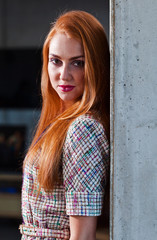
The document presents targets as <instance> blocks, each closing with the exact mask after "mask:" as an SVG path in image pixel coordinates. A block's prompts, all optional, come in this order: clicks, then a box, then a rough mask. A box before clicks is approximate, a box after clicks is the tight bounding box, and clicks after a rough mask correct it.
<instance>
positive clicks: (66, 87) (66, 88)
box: [59, 85, 75, 92]
mask: <svg viewBox="0 0 157 240" xmlns="http://www.w3.org/2000/svg"><path fill="white" fill-rule="evenodd" d="M74 87H75V86H72V85H59V88H60V89H61V91H62V92H70V91H72V90H73V89H74Z"/></svg>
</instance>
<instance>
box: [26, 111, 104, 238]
mask: <svg viewBox="0 0 157 240" xmlns="http://www.w3.org/2000/svg"><path fill="white" fill-rule="evenodd" d="M39 154H40V153H39V152H38V153H37V155H36V159H35V161H34V164H33V166H32V165H31V164H29V163H27V165H26V167H25V171H24V176H23V187H22V215H23V222H24V223H23V224H24V226H29V227H34V228H38V229H41V236H39V235H34V233H33V234H32V235H31V234H30V235H29V234H28V235H26V234H25V233H24V232H23V235H22V240H26V239H27V240H28V239H29V240H38V239H44V240H48V239H51V240H55V239H69V236H70V227H69V216H70V215H80V216H98V215H101V209H102V200H103V195H104V188H105V181H106V176H107V171H108V168H109V144H108V140H107V138H106V135H105V130H104V128H103V126H102V125H101V124H100V122H99V121H97V120H96V119H94V117H92V116H90V115H88V114H86V115H82V116H80V117H78V118H76V119H75V120H74V122H73V123H72V124H71V126H70V127H69V129H68V132H67V137H66V139H65V143H64V147H63V155H62V168H63V174H62V176H63V185H57V186H56V188H55V190H54V191H52V192H45V191H44V189H41V191H40V194H39V197H38V198H37V191H38V187H39V185H38V182H37V174H38V169H37V167H36V164H35V162H36V161H38V158H39ZM44 229H52V230H54V231H56V230H57V232H58V235H57V236H56V237H54V235H53V233H52V235H50V233H49V235H48V236H45V235H43V236H42V230H44ZM59 230H60V233H59ZM67 230H68V231H69V236H68V235H67ZM38 232H40V231H39V230H38ZM43 232H44V231H43ZM45 232H46V230H45ZM52 232H53V231H52ZM64 232H66V234H65V235H64ZM59 234H60V235H59Z"/></svg>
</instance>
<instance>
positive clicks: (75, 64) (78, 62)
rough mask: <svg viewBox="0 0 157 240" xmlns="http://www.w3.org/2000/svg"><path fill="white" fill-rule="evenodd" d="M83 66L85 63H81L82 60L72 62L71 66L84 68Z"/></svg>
mask: <svg viewBox="0 0 157 240" xmlns="http://www.w3.org/2000/svg"><path fill="white" fill-rule="evenodd" d="M84 64H85V62H84V61H83V60H75V61H74V62H73V65H74V66H76V67H81V68H82V67H84Z"/></svg>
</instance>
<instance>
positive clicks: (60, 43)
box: [49, 33, 84, 58]
mask: <svg viewBox="0 0 157 240" xmlns="http://www.w3.org/2000/svg"><path fill="white" fill-rule="evenodd" d="M49 54H55V55H58V56H63V57H69V58H70V57H73V56H77V55H78V56H79V55H83V54H84V51H83V47H82V44H81V42H80V41H79V40H76V39H74V38H72V37H70V36H69V35H67V34H65V33H56V34H55V35H54V36H53V37H52V39H51V41H50V45H49Z"/></svg>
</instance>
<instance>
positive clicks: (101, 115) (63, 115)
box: [24, 11, 110, 190]
mask: <svg viewBox="0 0 157 240" xmlns="http://www.w3.org/2000/svg"><path fill="white" fill-rule="evenodd" d="M58 32H64V33H66V34H68V35H69V36H70V37H72V38H75V39H76V40H79V41H81V43H82V46H83V49H84V55H85V67H84V68H85V69H84V71H85V88H84V93H83V96H82V98H81V99H80V100H78V101H77V102H76V103H75V104H73V105H72V106H71V107H69V108H68V109H67V110H65V111H64V112H61V101H60V98H59V96H58V95H57V93H56V92H55V90H54V89H53V88H52V86H51V83H50V79H49V75H48V55H49V45H50V41H51V39H52V37H53V36H54V35H55V34H56V33H58ZM109 65H110V57H109V47H108V42H107V38H106V34H105V32H104V29H103V27H102V25H101V24H100V22H99V21H98V20H97V19H96V18H95V17H94V16H92V15H91V14H89V13H87V12H84V11H69V12H67V13H64V14H63V15H61V16H60V17H59V18H58V19H57V21H56V22H55V23H54V24H53V26H52V28H51V29H50V32H49V34H48V36H47V38H46V40H45V43H44V46H43V68H42V77H41V93H42V110H41V116H40V119H39V123H38V127H37V130H36V134H35V136H34V139H33V141H32V144H31V146H30V148H29V151H28V153H27V156H26V158H25V162H24V164H25V163H26V162H27V161H33V159H34V156H35V154H36V152H37V151H38V149H40V151H41V153H40V158H39V164H38V167H39V172H38V181H39V184H40V187H44V189H47V190H52V189H53V188H54V185H55V184H56V183H57V182H58V181H59V178H60V177H59V176H60V165H61V154H62V148H63V144H64V140H65V137H66V133H67V130H68V127H69V125H70V124H71V123H72V121H73V120H74V119H75V118H76V117H78V116H79V115H82V114H85V113H87V112H90V113H92V114H94V115H95V117H96V118H98V119H99V121H101V123H102V124H103V126H104V128H105V130H106V134H107V137H108V139H109V132H110V126H109V122H110V74H109V71H110V70H109V69H110V66H109ZM45 129H46V130H45Z"/></svg>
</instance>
